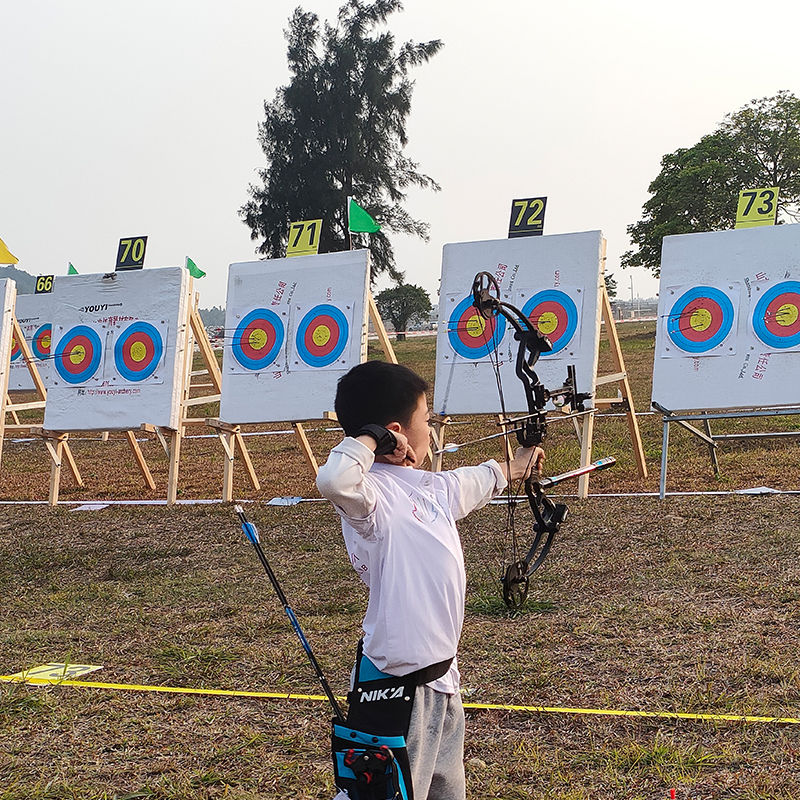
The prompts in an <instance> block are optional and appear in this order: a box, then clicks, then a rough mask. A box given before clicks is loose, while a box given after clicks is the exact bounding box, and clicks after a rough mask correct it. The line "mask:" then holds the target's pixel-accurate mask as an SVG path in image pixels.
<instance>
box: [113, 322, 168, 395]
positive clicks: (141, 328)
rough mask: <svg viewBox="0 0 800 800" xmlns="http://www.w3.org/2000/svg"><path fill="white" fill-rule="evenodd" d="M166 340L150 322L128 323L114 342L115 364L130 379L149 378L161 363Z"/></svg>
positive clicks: (123, 375) (122, 374)
mask: <svg viewBox="0 0 800 800" xmlns="http://www.w3.org/2000/svg"><path fill="white" fill-rule="evenodd" d="M163 355H164V340H163V339H162V337H161V334H160V333H159V331H158V328H156V327H155V326H154V325H151V324H150V323H149V322H134V323H132V324H131V325H128V327H127V328H125V330H123V331H122V333H121V334H119V335H118V336H117V339H116V341H115V342H114V366H115V367H116V368H117V372H119V374H120V375H121V376H122V377H123V378H125V379H126V380H129V381H134V382H138V381H143V380H144V379H145V378H149V377H150V376H151V375H152V374H153V373H154V372H155V371H156V368H157V367H158V365H159V364H160V363H161V357H162V356H163Z"/></svg>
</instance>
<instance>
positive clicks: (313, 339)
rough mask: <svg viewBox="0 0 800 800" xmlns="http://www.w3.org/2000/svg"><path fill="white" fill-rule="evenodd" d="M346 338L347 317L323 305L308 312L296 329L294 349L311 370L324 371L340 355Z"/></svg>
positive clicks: (347, 331) (325, 304) (348, 327)
mask: <svg viewBox="0 0 800 800" xmlns="http://www.w3.org/2000/svg"><path fill="white" fill-rule="evenodd" d="M349 338H350V325H349V324H348V322H347V317H345V315H344V313H343V312H342V311H341V309H338V308H337V307H336V306H332V305H329V304H327V303H323V304H320V305H317V306H314V307H313V308H312V309H311V310H310V311H308V312H307V313H306V314H305V316H304V317H303V319H302V320H301V321H300V324H299V325H298V326H297V335H296V336H295V347H296V348H297V354H298V356H300V358H301V359H302V360H303V361H304V362H305V363H306V364H308V365H309V366H311V367H327V366H329V365H330V364H333V362H334V361H336V360H337V359H338V358H339V356H341V355H342V353H344V351H345V348H346V347H347V342H348V340H349Z"/></svg>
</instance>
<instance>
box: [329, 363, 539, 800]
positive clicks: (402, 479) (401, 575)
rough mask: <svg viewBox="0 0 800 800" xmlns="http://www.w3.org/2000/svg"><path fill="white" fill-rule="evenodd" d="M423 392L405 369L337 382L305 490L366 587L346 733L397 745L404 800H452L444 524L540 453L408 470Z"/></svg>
mask: <svg viewBox="0 0 800 800" xmlns="http://www.w3.org/2000/svg"><path fill="white" fill-rule="evenodd" d="M427 390H428V384H427V382H426V381H425V380H424V379H423V378H421V377H420V376H419V375H417V374H416V373H414V372H412V371H411V370H410V369H408V368H407V367H404V366H401V365H398V364H388V363H385V362H382V361H367V362H365V363H363V364H360V365H358V366H356V367H354V368H353V369H351V370H350V371H349V372H348V373H347V374H346V375H344V376H343V377H342V378H341V379H340V380H339V383H338V386H337V391H336V401H335V409H336V414H337V416H338V418H339V422H340V424H341V425H342V427H343V428H344V432H345V435H346V438H345V439H344V440H343V441H342V442H341V443H340V444H338V445H337V446H336V447H334V448H333V450H332V451H331V454H330V456H329V458H328V462H327V463H326V464H325V466H323V467H322V468H321V469H320V470H319V474H318V476H317V486H318V488H319V490H320V492H321V494H322V495H323V496H324V497H326V498H327V499H328V500H330V501H331V502H332V503H333V504H334V506H335V507H336V510H337V512H338V514H339V516H340V517H341V518H342V530H343V533H344V539H345V543H346V545H347V551H348V553H349V555H350V561H351V563H352V565H353V567H354V568H355V570H356V572H357V573H358V574H359V576H360V577H361V580H362V581H363V582H364V583H365V584H366V585H367V587H368V588H369V602H368V605H367V613H366V616H365V617H364V622H363V629H364V638H363V639H362V641H361V642H360V643H359V649H358V655H357V657H356V664H355V668H354V671H353V690H352V691H351V693H350V695H349V696H348V700H349V713H348V723H349V724H351V725H353V726H354V727H358V728H361V729H362V730H364V731H367V732H369V733H374V734H393V735H396V734H405V736H406V743H407V747H408V757H409V762H410V773H411V785H412V786H413V793H414V797H415V798H416V800H424V798H426V797H427V798H429V800H463V798H464V797H465V785H464V763H463V750H464V710H463V708H462V705H461V698H460V694H459V672H458V668H457V665H456V649H457V647H458V641H459V638H460V636H461V628H462V625H463V621H464V599H465V588H466V575H465V572H464V556H463V552H462V549H461V542H460V539H459V536H458V531H457V530H456V526H455V521H456V520H458V519H461V518H462V517H464V516H466V515H467V514H468V513H469V512H470V511H473V510H475V509H477V508H481V507H483V506H484V505H486V503H487V502H489V500H491V499H492V498H493V497H495V496H497V495H498V494H499V493H500V492H502V491H503V489H505V488H506V486H507V483H508V481H509V480H519V479H521V478H523V477H525V476H527V475H529V474H531V473H532V472H536V471H538V470H539V469H540V468H541V465H542V462H543V461H544V452H543V451H542V450H541V448H538V447H537V448H529V449H523V448H520V449H518V450H517V453H516V455H515V457H514V459H513V460H511V461H510V463H509V464H508V465H506V464H498V463H497V462H496V461H494V460H491V461H487V462H485V463H483V464H480V465H478V466H474V467H462V468H460V469H454V470H450V471H447V472H440V473H431V472H425V471H422V470H420V469H414V467H418V466H420V465H421V463H422V461H423V459H424V457H425V455H426V452H427V447H428V443H429V441H430V431H429V424H428V421H429V416H430V415H429V411H428V403H427V399H426V395H425V393H426V391H427ZM509 469H510V475H509V474H508V471H509ZM341 796H342V797H344V796H345V795H344V794H342V795H341Z"/></svg>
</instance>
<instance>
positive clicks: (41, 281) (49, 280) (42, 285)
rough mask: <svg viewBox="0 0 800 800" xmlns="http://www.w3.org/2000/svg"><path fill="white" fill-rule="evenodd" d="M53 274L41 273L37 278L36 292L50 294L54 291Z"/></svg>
mask: <svg viewBox="0 0 800 800" xmlns="http://www.w3.org/2000/svg"><path fill="white" fill-rule="evenodd" d="M53 277H54V276H53V275H40V276H39V277H38V278H37V279H36V286H35V287H34V289H33V293H34V294H50V292H52V291H53Z"/></svg>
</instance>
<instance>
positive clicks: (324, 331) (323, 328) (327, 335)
mask: <svg viewBox="0 0 800 800" xmlns="http://www.w3.org/2000/svg"><path fill="white" fill-rule="evenodd" d="M311 338H312V339H313V340H314V344H315V345H316V346H317V347H322V346H323V345H326V344H328V342H329V341H330V340H331V329H330V328H329V327H328V326H327V325H317V327H316V328H315V329H314V333H312V334H311Z"/></svg>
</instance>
